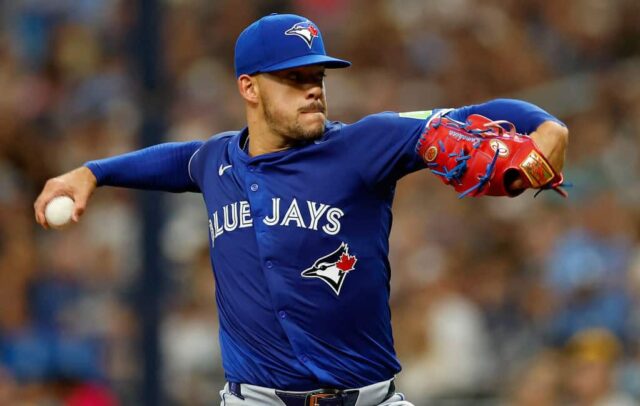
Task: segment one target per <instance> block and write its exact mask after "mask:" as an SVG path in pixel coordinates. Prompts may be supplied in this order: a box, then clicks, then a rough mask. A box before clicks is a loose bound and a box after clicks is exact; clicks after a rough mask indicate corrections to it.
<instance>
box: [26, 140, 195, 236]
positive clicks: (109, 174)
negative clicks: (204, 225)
mask: <svg viewBox="0 0 640 406" xmlns="http://www.w3.org/2000/svg"><path fill="white" fill-rule="evenodd" d="M202 144H203V142H202V141H192V142H181V143H177V142H174V143H166V144H159V145H154V146H152V147H149V148H145V149H141V150H138V151H134V152H130V153H127V154H122V155H117V156H114V157H111V158H106V159H100V160H96V161H90V162H87V163H85V164H84V165H83V166H81V167H79V168H76V169H74V170H72V171H70V172H67V173H65V174H63V175H60V176H57V177H55V178H52V179H49V180H48V181H47V183H46V184H45V186H44V188H43V189H42V192H41V193H40V195H39V196H38V198H37V199H36V201H35V203H34V211H35V218H36V221H37V222H38V223H39V224H40V225H42V226H43V227H44V228H48V227H49V225H48V224H47V221H46V219H45V216H44V209H45V207H46V206H47V203H49V201H50V200H51V199H53V198H54V197H56V196H61V195H66V196H69V197H71V198H72V199H73V200H74V202H75V210H74V213H73V215H72V220H73V221H75V222H77V221H78V220H79V218H80V216H81V215H82V213H84V211H85V209H86V207H87V202H88V201H89V198H90V197H91V195H92V194H93V192H94V191H95V189H96V188H97V187H98V186H119V187H127V188H135V189H145V190H162V191H168V192H187V191H191V192H199V191H200V189H199V187H198V185H197V184H196V182H194V180H193V179H192V178H191V175H190V173H189V162H190V160H191V157H192V156H193V155H194V153H195V152H196V151H197V150H198V148H200V147H201V146H202Z"/></svg>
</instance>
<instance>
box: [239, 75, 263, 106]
mask: <svg viewBox="0 0 640 406" xmlns="http://www.w3.org/2000/svg"><path fill="white" fill-rule="evenodd" d="M238 91H239V92H240V95H241V96H242V98H243V99H245V100H246V101H247V102H249V103H257V102H258V99H259V96H258V93H259V89H258V81H257V78H256V77H255V76H249V75H240V76H239V77H238Z"/></svg>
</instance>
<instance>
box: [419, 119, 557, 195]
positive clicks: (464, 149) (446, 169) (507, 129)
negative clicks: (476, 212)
mask: <svg viewBox="0 0 640 406" xmlns="http://www.w3.org/2000/svg"><path fill="white" fill-rule="evenodd" d="M567 139H568V131H567V129H566V128H565V127H563V126H562V125H560V124H558V123H555V122H552V121H546V122H544V123H542V124H541V125H540V126H538V128H537V129H536V131H534V132H533V133H532V134H530V135H527V134H519V133H517V132H516V130H515V126H514V125H513V124H511V123H509V122H506V121H493V120H490V119H488V118H487V117H484V116H481V115H478V114H472V115H470V116H469V117H467V120H466V121H465V122H460V121H456V120H453V119H450V118H448V117H446V116H438V117H434V118H433V119H431V120H430V121H429V123H428V125H427V127H426V129H425V132H424V133H423V135H422V137H421V138H420V140H419V142H418V145H417V150H418V153H419V154H420V156H422V158H423V159H424V161H425V163H426V165H427V167H428V168H429V169H431V171H432V172H433V173H434V174H436V175H438V176H439V177H440V178H441V179H442V181H443V182H444V183H445V184H447V185H451V186H453V187H454V189H456V190H457V191H458V192H460V195H459V197H464V196H484V195H488V196H511V197H513V196H517V195H518V194H520V193H521V192H522V191H523V190H525V189H528V188H534V189H539V190H543V189H553V190H555V191H556V192H558V193H560V194H561V195H563V196H566V192H564V191H563V190H562V189H561V186H562V185H563V176H562V172H561V170H562V168H563V166H564V155H565V150H566V145H567Z"/></svg>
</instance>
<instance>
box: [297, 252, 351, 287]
mask: <svg viewBox="0 0 640 406" xmlns="http://www.w3.org/2000/svg"><path fill="white" fill-rule="evenodd" d="M356 261H358V258H356V256H355V255H349V245H347V244H346V243H344V242H343V243H342V244H340V246H339V247H338V249H337V250H335V251H333V252H332V253H330V254H328V255H325V256H324V257H320V258H318V259H317V260H316V261H315V262H314V263H313V265H312V266H311V267H310V268H307V269H305V270H304V271H302V274H301V275H302V276H304V277H305V278H320V279H321V280H323V281H324V282H325V283H326V284H327V285H329V287H331V289H333V291H334V292H335V293H336V295H340V289H342V284H343V283H344V279H345V277H346V276H347V274H348V273H349V272H351V271H353V270H354V269H355V265H356Z"/></svg>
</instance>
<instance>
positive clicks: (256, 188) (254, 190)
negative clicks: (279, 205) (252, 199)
mask: <svg viewBox="0 0 640 406" xmlns="http://www.w3.org/2000/svg"><path fill="white" fill-rule="evenodd" d="M249 189H251V191H252V192H257V191H258V189H259V187H258V184H257V183H252V184H251V186H249Z"/></svg>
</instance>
